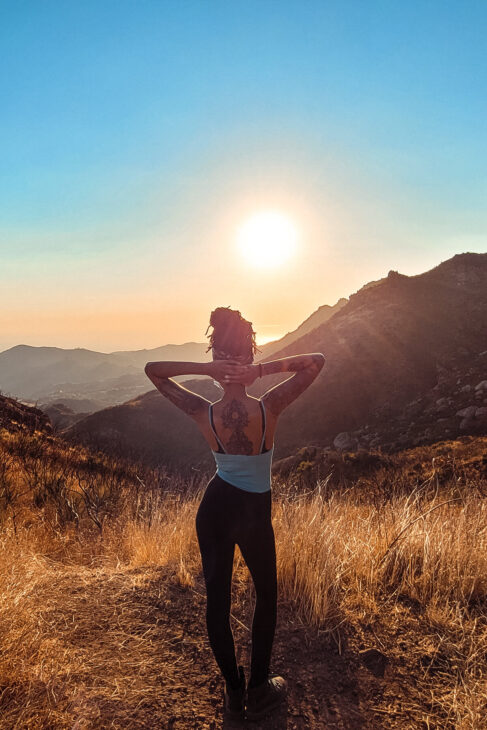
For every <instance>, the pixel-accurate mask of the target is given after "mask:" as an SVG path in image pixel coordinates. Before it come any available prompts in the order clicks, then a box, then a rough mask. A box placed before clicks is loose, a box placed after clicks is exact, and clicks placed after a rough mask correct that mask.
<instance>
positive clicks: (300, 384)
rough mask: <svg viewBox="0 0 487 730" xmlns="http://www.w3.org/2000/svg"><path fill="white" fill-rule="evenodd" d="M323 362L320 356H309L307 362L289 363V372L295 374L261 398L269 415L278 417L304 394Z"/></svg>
mask: <svg viewBox="0 0 487 730" xmlns="http://www.w3.org/2000/svg"><path fill="white" fill-rule="evenodd" d="M276 362H279V361H276ZM324 362H325V361H324V358H323V356H322V355H310V356H309V359H308V360H307V361H306V360H302V359H300V360H296V361H291V362H290V364H289V370H295V374H294V375H292V376H291V377H290V378H288V379H287V380H285V381H284V382H283V383H280V384H279V385H276V386H274V388H271V389H270V390H268V391H267V393H265V394H264V396H263V398H264V399H265V404H266V406H267V408H269V410H270V411H271V413H273V414H274V415H275V416H279V415H280V414H281V413H282V411H283V410H284V409H285V408H286V407H287V406H288V405H289V404H290V403H292V402H293V401H294V400H296V398H297V397H298V396H299V395H301V393H304V391H305V390H306V388H308V386H310V385H311V383H312V382H313V380H314V379H315V378H316V376H317V375H318V373H319V372H320V370H321V368H322V367H323V365H324Z"/></svg>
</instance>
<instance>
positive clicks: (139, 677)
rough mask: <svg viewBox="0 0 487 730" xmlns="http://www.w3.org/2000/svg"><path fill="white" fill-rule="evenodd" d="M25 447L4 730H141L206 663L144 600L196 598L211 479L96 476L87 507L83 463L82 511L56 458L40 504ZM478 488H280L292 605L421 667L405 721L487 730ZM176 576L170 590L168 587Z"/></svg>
mask: <svg viewBox="0 0 487 730" xmlns="http://www.w3.org/2000/svg"><path fill="white" fill-rule="evenodd" d="M11 446H12V445H11V443H10V445H9V450H8V453H7V451H6V450H4V451H3V463H4V465H5V464H8V468H7V469H4V472H3V488H4V492H5V484H7V483H8V485H9V486H8V488H9V489H10V492H11V493H12V494H13V495H14V496H13V497H12V499H11V500H10V502H8V503H7V501H5V498H4V503H3V514H2V532H1V538H0V635H1V636H2V643H1V647H0V709H1V711H2V719H1V720H0V727H2V728H14V727H18V728H65V727H66V728H68V727H69V728H76V730H80V729H81V728H85V727H86V728H88V727H105V726H106V727H110V725H109V724H108V722H109V717H110V713H111V712H112V710H113V707H114V706H115V704H117V705H118V706H119V707H120V703H124V706H126V707H127V715H126V716H127V727H139V726H140V727H143V726H144V725H141V724H137V723H138V721H137V719H136V718H137V717H140V714H137V713H140V712H141V708H143V707H144V702H146V701H147V700H148V697H149V695H150V694H151V693H153V692H154V691H155V689H156V688H157V687H158V683H159V682H160V679H159V677H160V672H161V667H163V668H164V671H165V672H166V673H168V674H170V675H171V676H173V677H176V676H177V672H178V671H180V669H181V662H182V663H183V665H184V664H185V662H188V663H190V662H191V652H190V649H191V646H190V647H189V650H188V652H189V653H187V655H186V656H185V655H181V654H175V653H174V651H173V648H174V647H173V643H174V641H175V639H174V637H173V638H171V636H170V635H169V634H168V628H167V626H166V627H162V626H159V625H158V623H157V620H155V619H154V611H153V610H152V609H151V610H148V608H147V601H149V603H150V605H151V606H152V607H153V606H154V605H155V604H156V603H157V605H160V602H161V601H162V602H163V601H164V596H165V591H166V588H167V586H169V585H176V586H187V587H194V586H195V580H196V578H197V577H198V576H200V574H201V562H200V555H199V550H198V545H197V540H196V534H195V529H194V518H195V514H196V510H197V507H198V504H199V501H200V499H201V496H202V490H203V489H204V483H203V482H202V483H200V484H199V485H196V486H194V488H193V489H192V491H189V490H188V489H187V488H185V489H184V490H183V487H184V485H182V484H178V483H177V480H175V481H174V480H173V482H172V483H171V489H166V490H165V491H162V490H161V489H152V488H151V484H150V483H149V481H148V480H149V479H150V475H148V474H145V475H144V479H143V480H140V479H139V480H135V479H134V478H133V474H131V475H130V474H128V475H127V476H126V477H125V478H123V479H121V481H120V482H119V491H118V493H117V494H115V491H114V488H113V485H112V487H110V488H109V489H108V488H106V489H104V487H103V480H102V479H101V478H98V477H96V478H95V477H93V479H92V494H91V496H90V498H89V499H88V501H87V498H86V495H85V498H84V499H83V494H82V491H80V485H79V478H78V479H76V477H80V475H81V472H80V471H79V470H80V468H81V467H80V466H79V464H78V465H77V469H78V472H77V473H74V472H72V473H70V474H69V475H66V474H65V476H66V484H67V485H69V489H72V490H73V492H72V493H71V492H70V494H71V497H70V498H69V499H71V504H72V505H75V512H76V515H77V516H76V517H74V516H73V515H72V514H70V513H69V510H68V508H67V506H66V504H69V499H68V500H67V502H66V504H65V503H63V501H62V498H61V496H60V495H59V493H55V494H54V495H53V496H52V499H51V500H50V499H49V494H46V493H45V492H46V489H45V483H47V482H49V483H50V484H52V483H53V479H54V477H55V476H56V474H58V475H59V473H60V471H59V470H60V467H59V465H57V466H56V465H55V464H53V463H47V462H46V463H44V464H43V469H44V477H43V478H44V479H45V483H44V492H43V493H42V494H40V492H39V490H41V489H42V487H43V483H42V481H38V482H37V483H36V484H35V485H34V487H33V488H29V484H28V480H26V478H25V470H24V469H23V466H22V460H21V459H19V458H16V456H15V450H14V449H12V448H11ZM37 467H38V470H39V464H38V465H37ZM91 468H92V469H94V467H93V465H92V467H91ZM41 471H42V470H41ZM95 471H96V469H95ZM93 473H94V472H93ZM30 476H31V479H32V474H31V475H30ZM76 482H78V484H77V486H76ZM82 483H83V484H84V485H85V487H86V485H87V484H88V482H86V481H85V482H82ZM96 485H97V486H96ZM398 485H400V488H399V486H398ZM0 486H1V483H0ZM31 486H32V485H31ZM166 486H167V485H166ZM369 486H370V485H369ZM95 487H96V488H95ZM186 487H187V485H186ZM481 488H485V485H484V483H483V482H482V483H481V480H480V479H479V481H478V483H477V485H476V484H473V483H469V484H462V483H461V482H459V481H458V480H456V479H455V480H452V481H449V482H446V483H445V484H444V485H442V486H441V488H440V487H439V485H438V483H437V482H435V479H434V472H433V474H432V476H431V478H429V479H427V480H425V481H423V482H422V483H417V484H416V485H414V486H412V488H411V489H410V490H409V492H405V491H404V488H403V480H402V479H401V478H400V475H398V476H397V479H396V481H392V482H391V484H390V491H389V493H388V495H387V498H386V499H383V498H381V499H377V498H376V497H374V495H373V493H372V492H368V491H367V489H365V488H364V482H363V480H362V481H361V482H360V484H357V483H350V484H349V485H348V487H347V488H346V489H343V488H341V489H332V488H331V487H330V484H329V483H328V481H327V480H326V479H325V480H321V481H319V482H318V483H316V484H315V485H314V486H313V487H312V488H310V489H308V490H307V491H299V490H298V489H296V488H294V489H291V485H290V483H289V482H287V483H284V482H277V483H275V484H274V494H273V524H274V531H275V535H276V545H277V556H278V578H279V595H280V601H282V602H286V603H288V604H290V605H292V606H293V607H294V609H295V611H296V614H297V616H298V617H299V618H300V620H301V621H302V622H303V623H304V624H306V625H308V626H311V627H315V628H316V629H317V630H319V631H320V632H331V633H333V634H334V635H337V636H338V637H339V636H340V631H341V630H342V628H343V627H345V626H347V625H348V626H350V625H351V626H354V627H357V630H358V628H359V627H363V626H366V627H367V626H373V627H374V633H375V634H376V635H377V639H378V644H379V646H381V647H383V648H384V650H385V651H386V653H387V654H389V655H392V656H397V657H399V656H400V655H401V653H402V654H407V662H408V666H409V667H410V668H412V669H411V671H415V672H416V675H415V676H411V677H410V678H409V679H410V685H411V692H410V693H409V695H408V699H407V702H405V705H404V706H405V707H406V705H407V708H406V709H407V712H408V717H409V718H413V720H412V721H411V720H410V721H409V722H412V724H410V725H407V726H408V727H418V728H420V727H425V728H426V727H431V728H433V727H438V726H441V727H443V728H456V729H458V730H467V729H468V730H479V729H480V728H483V727H487V724H486V719H485V718H486V717H487V677H486V669H485V668H486V652H487V615H486V610H485V606H486V598H487V505H486V502H485V499H484V497H483V493H482V490H481ZM183 491H184V492H185V495H182V494H181V492H183ZM1 494H2V492H0V495H1ZM66 494H67V493H66ZM76 494H77V495H78V496H77V497H76V499H74V498H73V495H76ZM36 495H37V496H36ZM73 500H74V501H73ZM90 500H91V502H90ZM97 500H98V502H97ZM93 504H95V506H96V505H98V506H96V520H95V519H94V518H93V515H92V514H91V515H90V509H92V510H94V509H95V507H94V506H93ZM161 570H162V571H163V573H164V576H165V579H164V581H163V582H162V583H161V581H159V582H157V581H156V582H154V581H155V578H154V576H155V575H156V573H157V574H158V575H160V571H161ZM234 581H235V584H236V586H237V595H240V591H241V590H242V591H248V590H250V589H251V584H250V578H249V575H248V572H247V571H246V568H245V565H244V563H243V560H242V558H241V556H240V553H239V551H236V556H235V573H234ZM134 592H135V593H137V596H138V600H134V595H135V593H134ZM406 608H407V612H406V613H405V611H406ZM232 610H233V612H234V613H235V614H238V611H239V607H238V604H237V605H236V606H235V605H234V606H233V609H232ZM178 662H179V666H177V664H178ZM114 668H115V669H114ZM103 718H105V720H104V719H103ZM105 721H106V723H107V724H106V725H105V724H104V722H105ZM404 727H406V725H404Z"/></svg>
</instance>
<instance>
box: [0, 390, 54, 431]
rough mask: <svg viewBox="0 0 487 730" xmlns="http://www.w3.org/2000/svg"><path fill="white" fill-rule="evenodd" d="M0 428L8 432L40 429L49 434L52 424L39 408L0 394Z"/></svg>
mask: <svg viewBox="0 0 487 730" xmlns="http://www.w3.org/2000/svg"><path fill="white" fill-rule="evenodd" d="M2 430H5V431H7V432H9V433H15V432H18V431H25V432H27V433H34V432H35V431H42V432H43V433H46V434H49V433H51V432H52V424H51V421H50V419H49V417H48V416H47V415H46V414H45V413H44V412H43V411H41V410H40V409H39V408H32V407H31V406H26V405H24V404H23V403H20V402H19V401H18V400H16V399H15V398H9V397H7V396H4V395H0V431H2Z"/></svg>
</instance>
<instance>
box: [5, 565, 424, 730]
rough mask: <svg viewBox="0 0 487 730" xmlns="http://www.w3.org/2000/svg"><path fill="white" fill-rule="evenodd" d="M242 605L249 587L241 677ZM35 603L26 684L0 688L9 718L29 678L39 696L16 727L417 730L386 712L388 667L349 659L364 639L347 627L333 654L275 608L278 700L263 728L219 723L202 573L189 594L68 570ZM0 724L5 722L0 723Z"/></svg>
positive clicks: (238, 636) (166, 585) (145, 575)
mask: <svg viewBox="0 0 487 730" xmlns="http://www.w3.org/2000/svg"><path fill="white" fill-rule="evenodd" d="M251 597H252V595H251V591H250V590H248V591H247V592H246V593H245V594H243V595H242V594H241V595H240V596H239V603H238V618H237V617H235V618H234V619H232V628H233V631H234V637H235V644H236V646H237V647H238V648H237V651H238V657H237V658H238V661H239V662H240V663H243V664H244V666H245V667H246V672H247V678H248V667H249V660H250V631H249V627H250V625H251V617H252V611H253V604H252V601H251ZM36 605H37V606H38V607H39V608H38V610H37V612H36V610H35V609H33V615H32V622H33V627H32V629H31V630H37V631H38V632H39V640H38V644H37V648H36V652H37V653H36V656H35V660H34V657H33V664H32V667H31V668H30V672H31V675H30V678H29V681H28V682H26V686H21V685H19V684H18V683H17V684H15V685H11V686H4V687H3V694H2V693H0V710H1V708H2V706H3V707H4V708H7V707H8V709H9V716H12V714H11V713H12V709H13V707H14V706H16V705H18V707H19V709H20V708H21V707H22V705H23V704H24V705H25V703H27V702H29V701H30V700H29V696H30V693H32V691H33V684H32V682H34V683H35V682H37V683H38V686H37V687H35V691H36V693H37V699H39V694H38V693H39V692H41V693H42V694H44V695H45V699H44V700H42V702H43V705H44V707H45V710H44V712H43V713H42V714H43V716H44V718H45V719H44V720H43V721H42V722H40V721H39V723H36V719H35V715H32V717H31V720H30V722H29V723H26V724H25V727H29V728H41V727H42V728H50V729H51V728H70V730H85V729H88V728H90V729H91V728H120V729H121V728H123V729H124V730H132V729H133V730H135V729H137V728H163V729H164V730H165V729H166V728H167V729H171V730H189V729H193V728H194V729H195V730H209V729H212V730H213V729H216V728H235V727H242V726H247V727H249V728H255V730H260V729H262V730H277V729H279V730H284V729H286V730H315V729H317V728H329V729H330V730H331V729H336V728H340V729H343V730H361V729H364V730H365V729H368V728H374V730H375V729H376V728H394V727H397V728H401V729H402V728H408V727H411V728H413V727H421V725H415V724H413V723H410V722H408V721H407V716H406V715H404V714H402V713H401V712H400V711H399V710H396V712H394V710H393V709H392V708H393V706H394V705H395V706H396V708H398V707H399V705H398V696H399V694H400V692H401V691H402V690H401V685H399V684H397V682H394V677H393V676H392V675H393V674H394V672H392V675H391V670H390V668H389V669H388V670H387V672H386V674H385V677H384V678H381V677H380V676H374V673H373V672H372V671H371V670H370V669H368V668H367V667H366V666H365V664H364V661H363V660H362V659H361V658H360V655H359V650H360V649H364V648H366V646H367V644H365V643H364V639H363V637H360V636H358V635H357V634H356V633H355V632H354V631H350V632H349V636H348V637H347V629H346V627H344V631H342V632H341V639H340V644H341V646H340V651H341V653H340V651H339V647H338V646H337V643H336V642H335V641H334V639H333V638H332V637H331V636H330V635H329V634H323V633H320V634H319V635H318V632H317V631H316V630H310V629H306V628H305V627H303V626H301V625H300V624H299V623H298V622H297V621H296V618H295V616H294V615H293V613H292V611H291V610H290V609H289V607H287V606H285V605H283V604H282V603H280V604H279V607H278V624H277V630H276V637H275V642H274V649H273V662H272V667H271V670H272V671H274V672H278V673H281V674H283V676H285V677H286V679H287V680H288V684H289V695H288V700H287V703H286V705H284V706H283V707H282V708H281V710H280V711H278V712H277V713H276V714H275V715H273V716H271V717H269V718H268V719H266V720H263V721H259V722H253V723H251V722H244V723H236V722H235V721H233V722H230V721H228V720H226V719H225V718H224V716H223V680H222V678H221V675H220V674H219V670H218V667H217V665H216V662H215V660H214V658H213V655H212V653H211V650H210V647H209V643H208V639H207V634H206V624H205V607H206V599H205V589H204V583H203V582H202V578H201V577H199V578H198V579H197V582H196V585H195V586H194V588H192V587H182V586H179V585H176V584H175V583H174V582H171V581H169V580H167V579H166V577H165V576H164V573H163V571H162V570H160V571H159V570H155V569H148V570H146V569H137V570H120V571H118V572H113V570H110V571H109V570H103V569H97V570H90V569H87V568H74V567H71V568H68V569H67V570H64V571H62V572H61V570H59V571H57V572H56V573H55V574H54V575H50V576H46V579H45V584H43V586H42V587H41V590H40V591H38V593H37V597H36ZM234 605H235V603H233V604H232V610H236V609H235V608H234ZM34 614H35V615H34ZM35 627H37V629H36V628H35ZM27 661H28V657H26V662H27ZM371 668H372V669H374V667H373V666H372V665H371ZM374 671H375V670H374ZM375 673H376V674H377V672H375ZM379 673H380V672H379ZM35 677H36V679H34V678H35ZM27 685H28V686H27ZM374 708H378V709H374ZM387 708H389V709H387ZM0 727H2V729H3V728H7V727H13V726H12V725H11V724H9V725H5V724H2V721H1V720H0ZM16 727H19V726H16ZM23 727H24V726H23Z"/></svg>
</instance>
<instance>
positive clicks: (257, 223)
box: [237, 210, 298, 270]
mask: <svg viewBox="0 0 487 730" xmlns="http://www.w3.org/2000/svg"><path fill="white" fill-rule="evenodd" d="M297 242H298V233H297V230H296V227H295V226H294V224H293V223H292V221H291V220H290V219H289V218H288V217H287V216H286V215H284V214H283V213H281V212H279V211H274V210H267V211H262V212H260V213H256V214H255V215H253V216H252V217H251V218H249V219H248V220H247V221H246V222H245V223H243V225H241V226H240V228H239V229H238V232H237V245H238V248H239V250H240V253H241V255H242V256H243V257H244V258H245V260H246V261H247V262H248V263H249V264H250V265H251V266H254V267H256V268H259V269H260V268H264V269H266V270H268V269H270V268H274V267H278V266H281V265H282V264H283V263H285V262H286V261H287V260H288V259H289V258H290V257H291V256H292V255H293V254H294V253H295V251H296V248H297Z"/></svg>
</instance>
